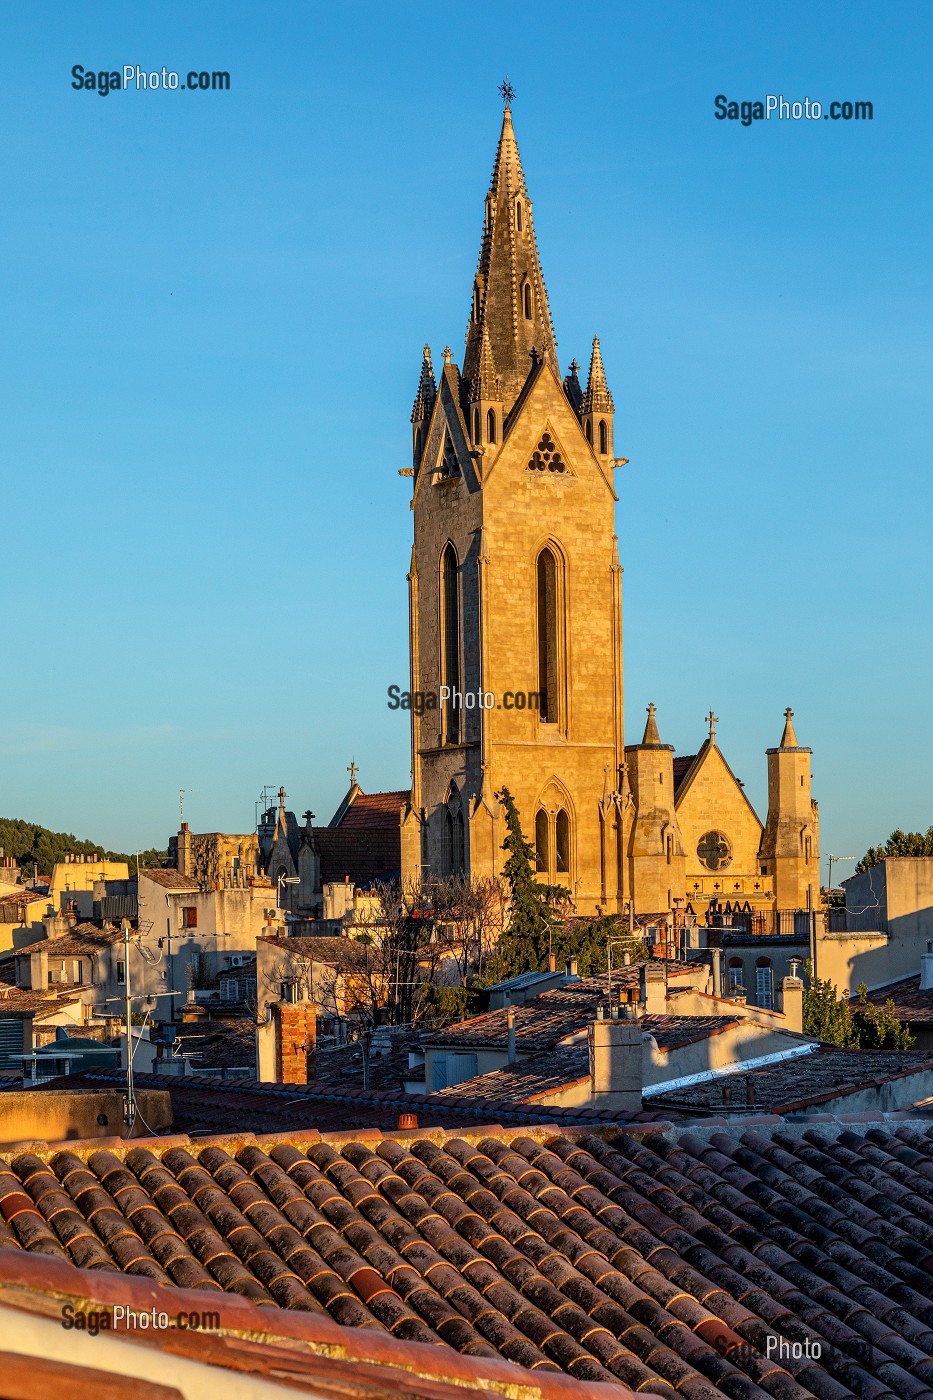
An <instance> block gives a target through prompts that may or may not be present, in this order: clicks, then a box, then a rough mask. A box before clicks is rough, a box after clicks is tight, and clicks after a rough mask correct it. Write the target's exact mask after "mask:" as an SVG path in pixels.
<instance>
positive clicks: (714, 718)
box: [706, 708, 719, 741]
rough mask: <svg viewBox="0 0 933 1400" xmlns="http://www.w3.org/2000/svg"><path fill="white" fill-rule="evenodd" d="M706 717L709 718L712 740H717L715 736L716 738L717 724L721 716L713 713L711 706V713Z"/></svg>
mask: <svg viewBox="0 0 933 1400" xmlns="http://www.w3.org/2000/svg"><path fill="white" fill-rule="evenodd" d="M706 719H707V722H708V724H709V737H710V741H713V740H715V738H716V725H717V724H718V723H719V716H718V715H714V714H713V711H712V708H710V712H709V714H708V715H707V716H706Z"/></svg>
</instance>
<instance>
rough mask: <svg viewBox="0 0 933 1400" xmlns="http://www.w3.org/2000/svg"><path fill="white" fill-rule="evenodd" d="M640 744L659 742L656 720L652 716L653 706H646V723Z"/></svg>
mask: <svg viewBox="0 0 933 1400" xmlns="http://www.w3.org/2000/svg"><path fill="white" fill-rule="evenodd" d="M641 742H642V744H643V745H644V744H660V742H661V736H660V734H659V733H658V722H657V720H656V719H655V717H654V706H653V705H649V706H648V723H647V724H646V725H645V737H644V738H643V739H642V741H641Z"/></svg>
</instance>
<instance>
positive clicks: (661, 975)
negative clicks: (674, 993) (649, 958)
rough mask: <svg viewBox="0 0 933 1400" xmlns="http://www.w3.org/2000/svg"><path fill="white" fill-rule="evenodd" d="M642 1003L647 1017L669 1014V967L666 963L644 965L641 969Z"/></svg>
mask: <svg viewBox="0 0 933 1400" xmlns="http://www.w3.org/2000/svg"><path fill="white" fill-rule="evenodd" d="M639 981H640V984H641V986H640V991H641V1002H642V1005H643V1006H644V1011H645V1015H646V1016H664V1015H665V1014H666V1012H667V966H666V964H665V963H642V965H641V968H640V969H639Z"/></svg>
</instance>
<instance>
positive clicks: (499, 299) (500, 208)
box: [463, 93, 557, 412]
mask: <svg viewBox="0 0 933 1400" xmlns="http://www.w3.org/2000/svg"><path fill="white" fill-rule="evenodd" d="M509 101H510V97H509V94H508V93H506V108H505V111H504V113H503V116H502V131H501V134H500V136H499V147H498V150H497V151H496V162H495V165H494V167H493V172H492V180H491V181H490V185H489V193H488V195H487V196H486V215H485V222H484V226H483V242H482V246H481V248H480V255H479V266H478V268H477V272H476V280H475V282H474V286H473V306H472V311H471V315H470V322H469V326H468V327H467V348H466V354H465V356H464V362H463V379H464V382H465V384H466V385H468V386H469V388H470V390H472V386H473V383H474V381H475V380H476V377H477V375H478V374H479V370H480V359H481V356H482V353H483V331H484V329H485V330H486V331H487V333H488V335H489V343H490V347H491V350H492V356H493V359H494V362H495V365H496V368H497V370H498V373H499V379H500V384H501V392H502V397H503V402H504V405H505V409H506V412H508V410H509V409H510V408H511V406H512V404H513V403H514V402H515V400H516V398H517V397H518V395H519V393H520V392H521V389H522V386H523V385H524V383H525V380H526V379H527V378H528V374H529V368H530V364H531V362H530V360H529V354H530V352H531V349H532V347H534V348H535V349H536V350H537V351H538V354H539V357H541V358H545V359H549V360H550V362H551V364H552V365H553V367H554V370H555V372H556V371H557V358H556V351H555V341H554V328H553V326H552V324H551V312H550V308H549V306H548V300H547V291H546V290H545V286H544V279H543V277H542V276H541V266H540V263H539V261H538V249H537V245H536V243H535V235H534V225H533V222H532V216H531V201H530V199H529V198H528V190H527V187H526V185H525V175H524V172H523V170H522V163H521V158H520V156H519V154H518V143H517V142H516V140H515V131H514V128H513V126H512V112H511V107H510V106H509V105H508V104H509Z"/></svg>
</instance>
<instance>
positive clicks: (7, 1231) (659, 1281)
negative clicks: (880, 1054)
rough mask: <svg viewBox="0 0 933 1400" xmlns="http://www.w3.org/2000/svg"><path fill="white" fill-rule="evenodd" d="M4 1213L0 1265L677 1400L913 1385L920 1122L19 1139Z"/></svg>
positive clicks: (2, 1174) (827, 1397)
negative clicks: (216, 1301)
mask: <svg viewBox="0 0 933 1400" xmlns="http://www.w3.org/2000/svg"><path fill="white" fill-rule="evenodd" d="M0 1212H2V1216H3V1220H4V1222H5V1223H4V1224H3V1225H2V1226H0V1280H2V1278H3V1277H4V1270H5V1269H6V1270H7V1271H9V1270H10V1269H11V1268H14V1266H15V1264H16V1259H17V1258H18V1257H20V1256H21V1255H23V1254H26V1253H29V1254H32V1255H41V1256H48V1257H50V1258H51V1259H53V1260H58V1261H62V1262H70V1263H71V1264H72V1265H77V1266H78V1269H79V1270H83V1271H93V1272H92V1273H91V1274H87V1273H85V1275H84V1277H86V1278H88V1280H89V1286H91V1280H92V1279H93V1280H99V1279H100V1278H101V1277H102V1276H103V1275H109V1276H116V1275H118V1274H119V1272H120V1271H124V1272H125V1273H127V1274H131V1275H135V1276H137V1278H140V1279H143V1280H149V1281H151V1282H152V1283H154V1284H156V1285H161V1286H162V1287H164V1288H171V1287H172V1286H175V1287H178V1288H185V1289H191V1288H193V1289H196V1290H199V1291H200V1292H201V1293H202V1295H203V1296H204V1297H205V1298H207V1297H213V1296H218V1295H220V1294H221V1293H222V1292H227V1293H230V1294H233V1295H236V1296H237V1297H239V1298H241V1299H246V1300H249V1301H251V1302H252V1303H253V1304H255V1305H257V1306H258V1308H260V1309H261V1310H262V1311H263V1313H264V1314H268V1310H269V1309H273V1310H276V1309H282V1310H286V1311H287V1312H288V1313H291V1314H294V1315H296V1316H299V1317H300V1316H308V1317H309V1319H310V1320H311V1321H313V1319H315V1318H318V1319H321V1318H329V1319H330V1320H331V1321H333V1322H336V1323H337V1324H339V1325H340V1326H342V1327H344V1328H351V1329H354V1335H360V1333H361V1332H365V1333H373V1334H381V1335H383V1336H384V1335H385V1334H386V1333H388V1334H390V1335H391V1337H392V1338H394V1339H396V1340H398V1341H401V1342H407V1343H421V1344H424V1345H426V1346H427V1347H429V1348H437V1347H445V1348H450V1349H452V1350H453V1351H454V1352H459V1353H461V1354H462V1355H463V1356H464V1357H467V1358H470V1359H473V1360H476V1359H483V1358H485V1359H488V1360H490V1361H493V1360H495V1359H496V1358H505V1359H506V1360H508V1361H511V1362H514V1363H516V1364H517V1365H518V1366H522V1367H526V1368H530V1369H531V1370H533V1371H537V1372H539V1373H542V1372H547V1371H554V1372H559V1371H563V1372H564V1373H566V1374H567V1375H568V1376H571V1377H573V1378H574V1379H576V1380H578V1381H603V1382H614V1383H616V1384H619V1383H621V1384H622V1385H624V1386H627V1387H629V1388H631V1389H632V1390H635V1391H639V1392H642V1393H653V1394H658V1395H666V1396H668V1397H674V1396H678V1395H679V1396H684V1397H687V1400H720V1397H723V1396H728V1397H730V1400H764V1397H766V1396H773V1397H776V1400H807V1397H809V1396H817V1397H819V1400H845V1397H848V1396H853V1395H854V1396H860V1397H864V1400H887V1398H888V1397H897V1400H933V1359H931V1352H933V1300H931V1283H933V1127H931V1126H930V1125H929V1122H926V1123H919V1122H916V1121H912V1120H907V1119H905V1120H904V1121H886V1122H879V1123H878V1124H877V1125H876V1126H874V1127H872V1126H867V1130H866V1125H853V1126H852V1127H846V1126H844V1125H840V1124H839V1123H817V1124H813V1125H810V1126H806V1125H803V1124H802V1125H800V1126H799V1127H797V1128H796V1129H794V1128H791V1127H790V1126H789V1125H787V1124H783V1123H780V1122H775V1121H772V1122H770V1123H757V1124H755V1123H746V1124H743V1123H740V1124H738V1125H735V1124H732V1125H726V1126H723V1127H722V1128H721V1129H717V1127H716V1126H715V1125H710V1126H707V1127H705V1128H704V1127H697V1126H691V1127H687V1128H683V1129H678V1130H674V1129H672V1128H670V1127H667V1128H665V1129H662V1127H661V1125H646V1126H643V1127H640V1128H637V1129H635V1128H629V1129H625V1130H620V1129H619V1128H603V1129H602V1130H601V1131H600V1132H598V1133H596V1132H591V1131H587V1130H585V1129H584V1130H566V1131H561V1130H559V1129H555V1128H554V1127H551V1126H547V1125H542V1126H539V1127H529V1128H515V1129H505V1128H501V1127H500V1128H496V1127H487V1128H485V1129H477V1130H468V1131H464V1132H462V1133H459V1132H457V1131H454V1132H450V1131H445V1130H441V1129H437V1130H434V1131H425V1132H415V1133H410V1134H407V1135H401V1134H395V1135H385V1134H381V1133H377V1132H372V1133H366V1132H363V1133H361V1134H359V1135H358V1136H357V1137H356V1138H348V1137H347V1136H342V1137H340V1136H337V1135H332V1136H330V1137H327V1138H322V1137H320V1136H319V1135H318V1134H317V1133H313V1132H310V1133H305V1134H301V1133H297V1134H293V1135H291V1137H288V1138H282V1137H271V1136H270V1137H265V1138H256V1137H253V1136H252V1135H249V1134H245V1135H239V1136H230V1137H225V1138H214V1139H209V1140H204V1139H202V1140H199V1141H195V1140H190V1139H188V1138H184V1137H174V1138H163V1139H154V1138H153V1139H139V1140H134V1141H131V1142H120V1141H119V1140H116V1139H105V1140H102V1141H97V1142H84V1143H67V1144H58V1145H55V1144H53V1145H38V1146H36V1145H32V1146H31V1147H29V1148H26V1149H24V1150H22V1151H18V1150H15V1149H13V1150H6V1151H4V1152H3V1153H2V1154H0ZM69 1276H70V1277H74V1278H79V1277H80V1275H77V1274H74V1273H70V1274H69ZM94 1286H97V1285H96V1284H95V1285H94ZM258 1317H259V1314H257V1319H258ZM817 1351H819V1356H818V1358H817V1356H816V1355H815V1353H816V1352H817ZM431 1354H432V1355H436V1353H435V1352H432V1353H431Z"/></svg>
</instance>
